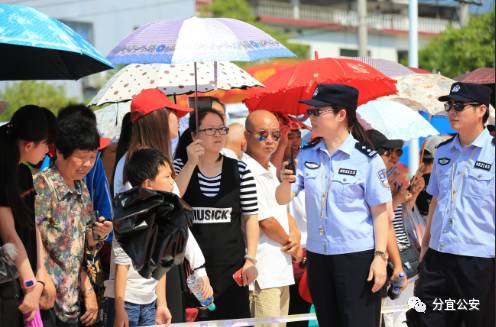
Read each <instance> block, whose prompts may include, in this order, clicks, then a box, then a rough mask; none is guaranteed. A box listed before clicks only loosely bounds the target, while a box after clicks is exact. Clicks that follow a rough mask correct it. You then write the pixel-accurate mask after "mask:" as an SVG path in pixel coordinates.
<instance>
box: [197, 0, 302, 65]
mask: <svg viewBox="0 0 496 327" xmlns="http://www.w3.org/2000/svg"><path fill="white" fill-rule="evenodd" d="M201 14H202V15H203V16H212V17H229V18H235V19H239V20H242V21H244V22H246V23H249V24H251V25H254V26H256V27H258V28H260V29H261V30H263V31H265V32H266V33H267V34H269V35H271V36H272V37H273V38H275V39H276V40H277V41H279V42H281V43H282V44H284V46H285V47H287V48H288V49H289V50H291V51H293V52H294V54H295V55H296V56H297V57H298V58H301V59H307V58H308V52H309V47H308V46H307V45H304V44H298V43H290V42H288V39H289V38H290V37H291V35H289V34H284V33H283V32H282V31H280V30H278V29H276V28H274V27H271V26H269V25H267V24H263V23H260V22H257V21H256V19H255V16H254V15H253V12H252V9H251V7H250V6H249V5H248V3H247V2H246V0H214V1H213V3H212V4H211V5H210V6H208V7H206V8H205V9H204V10H203V12H202V13H201Z"/></svg>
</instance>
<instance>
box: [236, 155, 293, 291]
mask: <svg viewBox="0 0 496 327" xmlns="http://www.w3.org/2000/svg"><path fill="white" fill-rule="evenodd" d="M242 161H243V162H245V163H246V165H247V167H248V168H249V169H250V170H251V172H252V174H253V177H254V178H255V182H256V185H257V198H258V221H262V220H264V219H267V218H271V217H273V218H275V219H276V220H277V222H279V224H280V225H281V227H282V228H283V229H284V231H285V232H286V233H288V234H289V222H288V208H287V206H286V205H280V204H278V203H277V201H276V196H275V189H276V188H277V186H278V185H279V180H278V179H277V174H276V168H275V167H274V165H272V163H269V169H268V170H267V169H265V168H264V167H263V166H262V165H260V163H258V162H257V161H256V160H255V159H253V158H252V157H250V156H249V155H247V154H246V153H245V154H244V155H243V158H242ZM281 247H282V245H281V244H279V243H278V242H276V241H274V240H272V239H270V238H269V237H268V236H267V235H265V233H264V232H263V231H262V230H260V239H259V242H258V247H257V270H258V277H257V283H258V285H259V287H260V288H261V289H266V288H272V287H281V286H287V285H292V284H294V277H293V266H292V263H291V256H290V255H288V254H286V253H284V252H283V251H281Z"/></svg>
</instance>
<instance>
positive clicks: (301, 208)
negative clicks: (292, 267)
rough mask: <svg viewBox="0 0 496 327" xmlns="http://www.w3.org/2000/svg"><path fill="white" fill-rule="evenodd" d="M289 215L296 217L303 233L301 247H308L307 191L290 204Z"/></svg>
mask: <svg viewBox="0 0 496 327" xmlns="http://www.w3.org/2000/svg"><path fill="white" fill-rule="evenodd" d="M288 209H289V213H290V214H291V216H293V217H294V219H295V221H296V225H297V226H298V229H299V230H300V233H301V242H300V243H301V247H302V248H306V247H307V212H306V210H305V190H302V191H300V192H299V193H298V195H297V196H295V197H294V198H293V200H292V201H291V202H289V204H288Z"/></svg>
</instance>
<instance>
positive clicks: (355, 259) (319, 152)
mask: <svg viewBox="0 0 496 327" xmlns="http://www.w3.org/2000/svg"><path fill="white" fill-rule="evenodd" d="M357 99H358V90H356V89H355V88H353V87H349V86H346V85H340V84H319V85H317V88H316V89H315V91H314V94H313V97H312V99H310V100H305V101H301V102H302V103H305V104H308V105H310V106H312V108H311V109H309V110H308V111H307V112H308V114H309V115H310V117H311V122H312V133H313V134H314V135H315V136H317V137H319V138H318V139H317V140H316V141H314V142H312V143H311V144H309V145H308V146H307V147H305V148H303V149H302V151H301V152H300V154H299V156H298V163H297V166H296V173H295V175H296V176H295V175H293V174H294V172H292V171H290V170H288V169H286V170H284V171H283V174H282V176H281V180H282V182H281V184H280V185H279V187H278V188H277V190H276V199H277V201H278V202H279V203H280V204H285V203H288V202H289V201H291V199H292V198H293V197H294V195H295V194H297V193H298V192H299V191H301V190H303V189H304V190H305V206H306V211H307V217H308V219H307V224H308V239H307V250H308V257H307V258H308V285H309V288H310V293H311V295H312V299H313V302H314V304H315V308H316V311H317V319H318V321H319V325H320V326H331V325H332V326H348V327H352V326H357V327H358V326H360V327H362V326H378V325H379V317H380V304H381V297H380V294H379V293H378V291H379V290H380V289H381V287H382V286H383V284H384V282H385V280H386V263H387V255H386V253H385V251H386V243H387V233H388V216H387V211H386V203H387V202H389V201H391V192H390V190H389V186H388V181H387V176H386V170H385V167H384V163H383V161H382V160H381V158H380V156H378V155H377V153H376V152H375V151H373V150H372V149H370V148H369V147H368V145H366V144H365V141H366V137H365V133H364V131H363V129H362V127H361V126H360V125H359V124H358V121H357V119H356V106H357ZM350 131H351V134H350ZM357 139H358V140H357ZM290 183H294V184H293V185H291V184H290Z"/></svg>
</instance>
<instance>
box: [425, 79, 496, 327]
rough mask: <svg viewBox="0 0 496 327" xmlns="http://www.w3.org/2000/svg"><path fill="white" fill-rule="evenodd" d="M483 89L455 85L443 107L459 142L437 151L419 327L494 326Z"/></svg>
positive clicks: (490, 179) (491, 151) (491, 163)
mask: <svg viewBox="0 0 496 327" xmlns="http://www.w3.org/2000/svg"><path fill="white" fill-rule="evenodd" d="M490 94H491V90H490V89H489V88H488V87H485V86H482V85H477V84H468V83H454V84H453V85H452V86H451V90H450V93H449V95H446V96H442V97H440V98H439V101H444V102H445V108H446V110H447V111H448V118H449V120H450V123H451V127H452V128H453V129H454V130H456V131H457V132H458V134H457V135H456V136H455V137H453V138H451V139H449V140H447V141H445V142H442V143H440V144H439V146H438V149H437V151H436V154H435V156H434V165H433V168H432V173H431V177H430V181H429V186H428V187H427V192H428V193H430V194H431V195H432V196H433V198H432V200H431V204H430V207H429V215H428V221H427V228H426V232H425V236H424V238H423V240H422V253H421V260H422V262H421V268H420V277H419V280H418V284H417V287H416V295H417V296H418V297H419V298H420V299H421V300H422V302H424V303H425V304H426V305H427V311H426V312H425V314H424V313H419V314H417V315H416V317H417V318H418V319H419V320H420V322H421V326H436V327H437V326H460V324H462V322H464V323H465V326H474V327H479V326H494V324H495V320H494V315H495V311H494V310H495V303H494V297H495V290H494V288H495V284H494V280H495V277H494V276H495V259H494V258H495V247H494V245H495V227H494V226H495V201H494V196H495V190H494V188H495V140H494V139H493V138H492V137H491V136H490V134H489V132H488V130H487V129H485V128H484V124H485V122H486V121H487V118H488V116H489V102H490Z"/></svg>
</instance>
